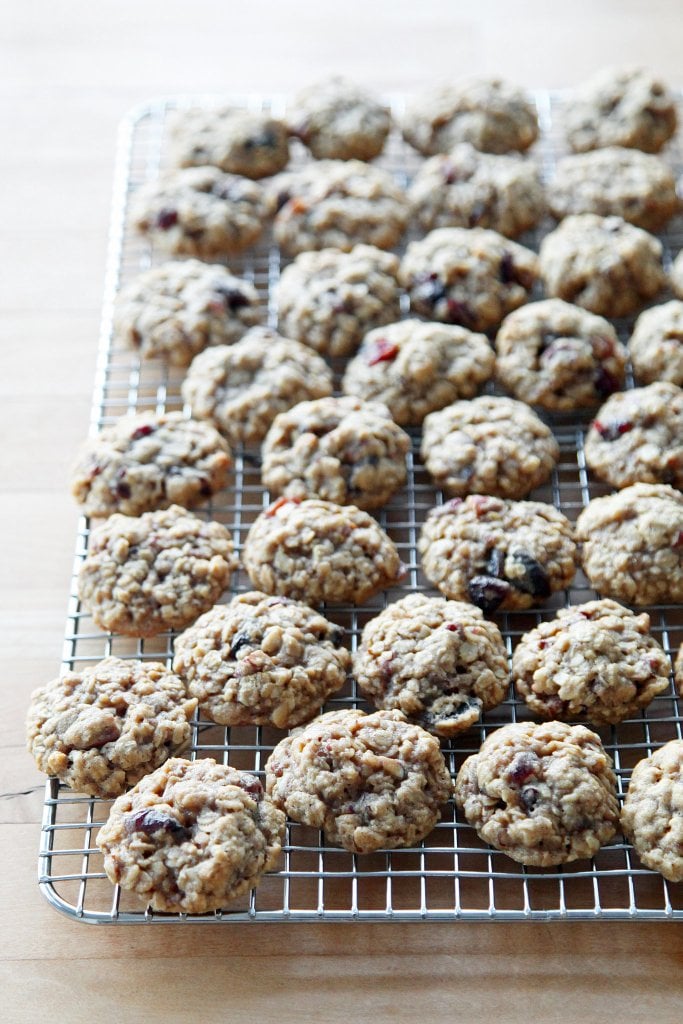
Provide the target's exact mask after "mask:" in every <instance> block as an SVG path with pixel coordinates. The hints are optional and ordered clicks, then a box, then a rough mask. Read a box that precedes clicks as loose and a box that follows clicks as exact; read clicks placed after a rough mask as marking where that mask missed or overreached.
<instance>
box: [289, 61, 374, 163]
mask: <svg viewBox="0 0 683 1024" xmlns="http://www.w3.org/2000/svg"><path fill="white" fill-rule="evenodd" d="M287 124H288V126H289V130H290V132H291V134H292V135H295V136H296V137H297V138H298V139H301V141H302V142H303V144H304V145H305V146H308V148H309V149H310V151H311V153H312V154H313V156H314V157H316V159H317V160H326V159H333V160H373V159H374V158H375V157H376V156H379V154H380V153H381V152H382V150H383V148H384V143H385V141H386V138H387V135H388V134H389V129H390V127H391V114H390V112H389V109H388V107H386V106H385V105H384V104H383V103H381V102H380V101H379V100H378V99H376V98H375V97H374V96H373V95H372V93H370V92H368V91H367V90H366V89H363V88H361V87H360V86H358V85H356V84H355V82H350V81H349V80H348V79H346V78H343V77H342V76H341V75H334V76H332V77H330V78H327V79H325V80H324V81H322V82H316V83H315V84H314V85H309V86H308V87H307V88H305V89H302V90H301V92H299V93H297V95H296V96H295V97H294V99H293V101H292V105H291V107H289V108H288V110H287Z"/></svg>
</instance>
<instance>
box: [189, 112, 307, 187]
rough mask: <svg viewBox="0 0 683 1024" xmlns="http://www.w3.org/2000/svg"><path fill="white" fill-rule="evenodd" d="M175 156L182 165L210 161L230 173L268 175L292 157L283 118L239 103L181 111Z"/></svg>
mask: <svg viewBox="0 0 683 1024" xmlns="http://www.w3.org/2000/svg"><path fill="white" fill-rule="evenodd" d="M172 134H173V158H174V161H175V162H176V163H177V164H179V165H180V166H181V167H205V166H206V165H207V164H210V165H211V166H212V167H218V168H220V170H221V171H225V172H226V173H227V174H242V175H244V177H245V178H265V177H268V175H270V174H277V173H278V171H281V170H283V168H284V167H286V165H287V162H288V161H289V138H288V132H287V128H286V126H285V124H284V122H283V121H280V120H279V119H278V118H275V117H272V116H271V115H270V114H266V113H265V112H263V111H255V110H240V109H239V108H237V107H213V108H211V109H201V108H193V109H191V110H183V111H177V112H176V115H175V118H174V123H173V128H172Z"/></svg>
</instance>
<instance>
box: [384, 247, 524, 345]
mask: <svg viewBox="0 0 683 1024" xmlns="http://www.w3.org/2000/svg"><path fill="white" fill-rule="evenodd" d="M537 276H538V259H537V257H536V254H535V253H533V252H531V250H530V249H525V248H524V247H523V246H521V245H518V244H517V243H516V242H511V241H509V240H508V239H507V238H503V236H502V235H499V234H498V233H497V232H496V231H487V230H486V229H485V228H471V229H467V228H437V230H436V231H431V232H430V233H429V234H428V235H427V236H426V237H425V238H422V239H420V240H419V241H417V242H411V243H410V244H409V246H408V248H407V250H406V254H405V256H404V257H403V259H402V260H401V269H400V273H399V280H400V282H401V284H402V285H403V287H404V288H405V289H406V291H407V292H408V294H409V295H410V306H411V309H412V310H413V312H414V313H418V314H419V315H420V316H424V317H426V318H427V319H429V320H441V321H443V322H444V323H447V324H459V325H460V326H461V327H467V328H468V329H469V330H471V331H486V330H488V329H489V328H490V327H497V326H498V324H499V323H500V322H501V320H502V319H503V317H505V316H507V314H508V313H511V312H512V310H513V309H517V307H518V306H521V305H522V304H523V303H524V302H526V301H527V299H528V298H529V292H530V291H531V289H532V288H533V286H534V283H535V281H536V278H537Z"/></svg>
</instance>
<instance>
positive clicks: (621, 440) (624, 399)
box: [584, 382, 683, 488]
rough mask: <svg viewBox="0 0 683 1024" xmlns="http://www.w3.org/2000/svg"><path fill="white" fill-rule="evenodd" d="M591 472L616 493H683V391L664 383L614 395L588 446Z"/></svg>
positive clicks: (596, 421)
mask: <svg viewBox="0 0 683 1024" xmlns="http://www.w3.org/2000/svg"><path fill="white" fill-rule="evenodd" d="M584 451H585V454H586V464H587V466H588V468H589V469H591V470H592V471H593V473H595V475H596V476H598V477H600V479H601V480H605V481H607V483H609V484H611V485H612V487H627V486H628V485H629V484H635V483H637V482H638V481H641V482H642V483H646V484H673V485H674V486H675V487H678V488H683V391H682V390H681V389H680V388H678V387H676V385H675V384H668V383H666V382H660V383H656V384H648V386H647V387H645V388H633V390H631V391H621V392H619V393H618V394H616V395H612V397H611V398H609V399H608V400H607V401H606V402H605V404H604V405H603V406H602V407H601V408H600V409H599V410H598V414H597V416H596V418H595V419H594V420H593V422H592V423H591V425H590V429H589V431H588V433H587V435H586V441H585V445H584Z"/></svg>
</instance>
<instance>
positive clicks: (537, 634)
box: [512, 600, 671, 725]
mask: <svg viewBox="0 0 683 1024" xmlns="http://www.w3.org/2000/svg"><path fill="white" fill-rule="evenodd" d="M649 628H650V616H649V615H646V614H645V613H644V612H643V613H642V614H641V615H634V613H633V612H631V611H629V609H628V608H624V607H623V605H620V604H617V603H616V602H615V601H609V600H605V601H589V602H588V603H587V604H579V605H574V606H573V607H571V608H561V609H560V611H558V612H557V615H556V617H555V618H554V619H552V620H551V621H549V622H542V623H541V624H540V625H539V626H537V627H536V629H532V630H531V631H530V632H529V633H525V634H524V636H523V637H522V639H521V640H520V642H519V643H518V644H517V647H516V648H515V651H514V654H513V655H512V677H513V680H514V683H515V687H516V689H517V693H518V694H519V695H520V696H521V697H523V698H524V700H525V701H526V702H527V704H528V706H529V708H530V709H531V710H532V711H533V712H534V714H536V715H539V716H540V717H541V718H559V719H567V718H586V719H588V721H589V722H591V723H593V725H605V724H610V725H614V724H616V723H617V722H621V721H623V720H624V719H625V718H633V717H634V716H636V715H637V714H638V712H639V711H640V709H641V708H645V707H647V705H648V704H649V703H650V701H652V700H653V698H654V697H656V696H657V694H658V693H663V692H664V690H666V689H668V687H669V671H670V668H671V666H670V664H669V659H668V658H667V656H666V654H665V653H664V651H663V650H662V648H661V647H660V646H659V644H658V643H657V641H656V640H654V639H653V637H651V636H650V634H649V632H648V630H649Z"/></svg>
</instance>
